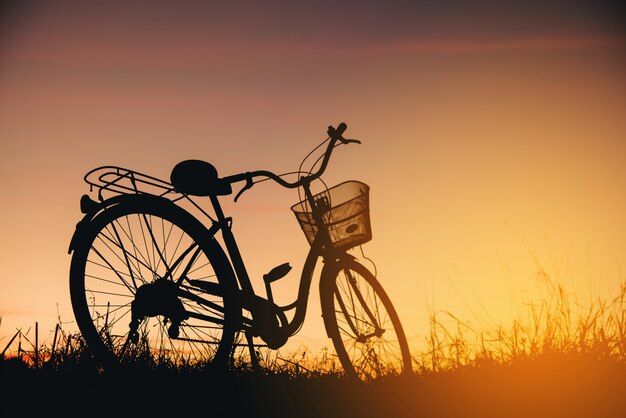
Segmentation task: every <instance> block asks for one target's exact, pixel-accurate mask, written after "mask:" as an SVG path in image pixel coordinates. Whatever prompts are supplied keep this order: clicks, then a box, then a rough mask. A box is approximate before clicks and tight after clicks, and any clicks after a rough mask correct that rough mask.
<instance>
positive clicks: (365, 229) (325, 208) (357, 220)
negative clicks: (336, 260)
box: [291, 180, 372, 249]
mask: <svg viewBox="0 0 626 418" xmlns="http://www.w3.org/2000/svg"><path fill="white" fill-rule="evenodd" d="M313 199H314V201H315V202H317V203H316V204H317V205H318V207H321V208H322V218H323V220H324V227H325V228H326V230H327V231H328V235H329V236H330V240H331V242H332V245H333V247H335V248H339V249H349V248H352V247H356V246H357V245H361V244H364V243H366V242H368V241H369V240H371V239H372V228H371V225H370V216H369V186H368V185H367V184H365V183H361V182H359V181H354V180H351V181H346V182H343V183H340V184H338V185H336V186H334V187H331V188H330V189H328V190H325V191H323V192H321V193H318V194H316V195H314V196H313ZM320 205H322V206H320ZM291 210H293V212H294V214H295V215H296V219H297V220H298V222H299V223H300V227H301V228H302V231H303V232H304V235H305V236H306V238H307V240H308V241H309V244H313V241H314V240H315V236H316V235H317V230H318V227H317V225H316V224H315V220H314V218H313V213H312V210H311V206H310V205H309V202H308V201H307V200H306V199H305V200H303V201H301V202H299V203H297V204H295V205H293V206H292V207H291Z"/></svg>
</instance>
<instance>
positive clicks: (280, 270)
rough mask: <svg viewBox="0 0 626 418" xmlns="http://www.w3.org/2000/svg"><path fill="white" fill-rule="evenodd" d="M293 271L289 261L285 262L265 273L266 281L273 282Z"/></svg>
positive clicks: (264, 278)
mask: <svg viewBox="0 0 626 418" xmlns="http://www.w3.org/2000/svg"><path fill="white" fill-rule="evenodd" d="M290 271H291V266H290V265H289V263H283V264H281V265H280V266H276V267H274V268H273V269H271V270H270V271H269V273H267V274H264V275H263V280H265V283H272V282H275V281H276V280H278V279H282V278H283V277H285V276H286V275H287V273H289V272H290Z"/></svg>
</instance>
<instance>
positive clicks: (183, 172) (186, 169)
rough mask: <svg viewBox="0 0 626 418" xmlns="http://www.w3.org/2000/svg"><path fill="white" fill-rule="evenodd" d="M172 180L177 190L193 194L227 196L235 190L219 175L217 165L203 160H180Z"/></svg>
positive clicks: (171, 176)
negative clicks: (214, 165)
mask: <svg viewBox="0 0 626 418" xmlns="http://www.w3.org/2000/svg"><path fill="white" fill-rule="evenodd" d="M170 181H171V182H172V185H173V186H174V188H175V189H176V191H178V192H180V193H184V194H188V195H192V196H225V195H229V194H231V193H232V192H233V189H232V187H230V183H228V182H226V181H224V180H222V179H220V178H219V177H218V176H217V170H216V169H215V167H213V165H212V164H209V163H207V162H206V161H202V160H185V161H181V162H179V163H178V164H176V166H175V167H174V168H173V169H172V174H171V175H170Z"/></svg>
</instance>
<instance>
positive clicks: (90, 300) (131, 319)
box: [70, 195, 241, 366]
mask: <svg viewBox="0 0 626 418" xmlns="http://www.w3.org/2000/svg"><path fill="white" fill-rule="evenodd" d="M78 233H79V234H80V235H79V240H78V245H77V247H76V248H75V250H74V253H73V255H72V262H71V267H70V294H71V300H72V307H73V310H74V315H75V317H76V321H77V324H78V326H79V328H80V330H81V333H82V335H83V337H84V339H85V341H86V343H87V345H88V347H89V348H90V349H91V350H92V351H93V352H94V355H95V356H96V359H97V360H98V361H99V362H101V363H102V364H104V365H105V366H110V365H118V364H120V363H124V362H126V363H128V362H136V361H142V362H145V364H147V365H154V364H168V365H174V366H178V365H181V364H186V365H208V364H211V363H212V362H214V361H216V360H219V362H220V363H224V364H225V360H226V359H227V358H228V354H229V352H230V348H231V346H232V343H233V338H234V333H235V330H236V329H237V327H238V321H239V318H240V312H241V308H240V307H239V306H238V305H237V303H236V298H235V295H234V290H235V289H234V286H235V282H234V277H233V275H232V270H231V269H230V265H229V264H228V261H227V258H226V256H225V254H224V252H223V250H222V249H221V247H220V246H219V244H218V243H217V242H216V241H215V240H214V239H213V238H212V237H209V236H207V234H206V228H205V227H204V226H203V225H202V224H201V223H200V222H199V221H198V220H197V219H196V218H194V217H193V216H192V215H191V214H190V213H188V212H187V211H185V210H184V209H182V208H180V207H179V206H177V205H175V204H174V203H172V202H170V201H169V200H167V199H164V198H157V197H152V196H145V195H142V196H128V197H127V198H124V199H122V200H121V201H120V203H118V204H116V205H113V206H110V207H108V208H106V209H105V210H103V211H102V212H101V213H100V214H99V215H97V216H96V217H95V218H94V219H93V220H92V221H91V222H90V223H89V224H87V225H86V226H84V227H82V228H81V230H79V231H78Z"/></svg>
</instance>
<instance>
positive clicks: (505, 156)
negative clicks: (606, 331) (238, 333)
mask: <svg viewBox="0 0 626 418" xmlns="http://www.w3.org/2000/svg"><path fill="white" fill-rule="evenodd" d="M526 3H530V4H526ZM14 4H15V5H14V6H2V7H3V9H2V13H1V16H0V145H1V152H0V176H1V177H0V178H1V181H2V182H1V183H0V184H1V187H2V193H1V194H0V207H1V208H2V209H1V210H2V216H1V218H0V231H1V240H0V265H1V266H2V270H1V271H2V274H0V285H1V286H0V316H1V317H2V323H1V325H0V338H3V339H2V340H0V346H2V348H4V344H3V342H5V341H7V338H10V336H12V335H13V334H14V333H15V330H16V328H23V329H24V330H26V329H27V328H28V327H33V326H34V323H35V321H39V324H40V325H39V326H40V333H41V336H40V338H42V339H43V338H51V337H50V335H51V333H52V330H53V328H54V325H55V323H56V322H57V317H58V316H60V319H61V321H62V322H63V327H64V329H67V330H71V329H72V328H73V327H75V325H74V323H73V320H74V318H73V313H72V310H71V304H70V301H69V285H68V276H69V263H70V259H71V256H70V255H69V254H68V253H67V249H68V245H69V241H70V238H71V236H72V233H73V231H74V227H75V225H76V222H78V221H79V220H80V218H81V215H82V214H81V213H80V210H79V199H80V197H81V195H82V194H84V193H87V192H88V191H89V189H88V186H87V185H86V184H85V183H84V182H83V176H84V174H85V173H86V172H87V171H89V170H90V169H92V168H95V167H97V166H100V165H118V166H122V167H127V168H130V169H134V170H137V171H141V172H145V173H148V174H151V175H153V176H156V177H160V178H164V179H169V175H170V171H171V169H172V168H173V167H174V165H175V164H176V163H177V162H179V161H181V160H184V159H187V158H196V159H204V160H207V161H209V162H211V163H212V164H214V165H215V166H216V168H217V169H218V171H219V173H220V174H221V175H224V176H225V175H230V174H235V173H239V172H243V171H250V170H257V169H267V170H272V171H276V172H279V173H281V172H287V171H293V170H296V169H297V168H298V165H299V164H300V161H301V160H302V158H303V157H304V156H305V155H306V154H307V153H308V152H309V151H310V150H311V149H312V148H313V147H314V146H316V145H317V144H318V143H319V142H320V141H322V140H323V139H324V138H325V132H326V128H327V126H328V125H336V124H338V123H340V122H345V123H347V125H348V131H347V133H346V136H348V137H352V138H358V139H360V140H361V141H362V145H360V146H359V145H350V146H346V147H340V148H338V149H337V150H336V152H335V154H334V155H333V159H332V160H331V162H330V165H329V168H328V170H327V175H326V177H325V181H326V182H327V184H329V185H333V184H336V183H339V182H341V181H344V180H349V179H356V180H361V181H364V182H365V183H367V184H369V185H370V187H371V196H370V199H371V218H372V226H373V237H374V238H373V240H372V242H370V243H368V244H366V245H364V247H363V249H364V251H365V254H366V255H367V256H368V257H370V258H371V259H373V260H374V261H375V262H376V267H377V270H378V275H379V279H380V280H381V282H382V284H383V286H384V287H385V289H387V291H388V293H389V294H390V296H391V298H392V300H393V302H394V304H395V306H396V308H397V310H398V312H399V314H400V317H401V320H402V322H403V324H404V326H405V328H406V333H407V335H408V337H409V343H410V345H411V348H412V349H416V350H417V349H419V347H420V344H421V341H422V340H423V338H424V337H425V336H426V335H425V334H424V333H425V330H426V327H427V324H428V315H429V314H430V313H431V312H433V311H449V312H450V313H453V314H454V315H456V316H457V317H459V318H462V319H464V320H467V322H468V323H470V324H471V325H472V326H475V327H476V328H481V327H486V328H493V327H495V326H497V325H498V324H500V323H503V324H506V323H507V322H509V321H510V320H511V318H514V317H517V316H518V314H519V311H518V310H519V309H521V310H523V302H524V301H527V300H530V299H532V298H533V297H535V296H537V295H541V294H542V293H541V289H542V284H541V281H540V280H538V277H539V275H538V274H537V272H538V269H539V268H540V267H542V268H543V269H545V272H546V273H548V274H549V275H550V276H551V277H552V278H553V279H555V280H556V279H558V280H559V282H560V283H561V284H562V285H563V286H564V288H565V289H566V290H567V291H569V292H571V293H572V295H575V296H576V298H577V300H578V301H579V302H580V303H581V304H583V305H584V304H587V303H588V302H589V301H590V300H591V299H592V298H598V297H601V298H610V297H612V296H613V295H616V294H617V292H618V289H619V286H620V282H621V281H623V280H624V274H625V273H624V271H626V217H625V214H626V193H625V188H624V185H625V182H626V164H625V163H626V68H625V67H626V65H625V64H626V54H625V53H626V35H625V32H624V9H623V7H621V6H617V4H618V2H602V1H600V2H598V1H543V2H513V1H503V2H486V1H485V2H466V1H433V2H416V1H380V2H363V1H358V2H357V1H344V2H331V1H316V2H287V1H284V2H254V1H250V2H241V1H233V2H224V1H187V2H169V1H150V2H148V1H145V2H140V1H125V2H95V1H58V2H33V1H21V2H14ZM223 201H224V206H225V210H226V212H227V214H229V215H230V216H233V218H234V226H233V230H234V232H235V235H236V236H237V238H238V240H239V244H240V247H241V250H242V254H243V257H244V260H245V261H246V262H247V265H248V267H249V271H250V274H251V276H252V277H253V283H254V285H255V288H256V289H257V290H258V291H259V293H261V294H263V292H264V290H263V286H262V281H261V276H262V274H264V273H266V272H267V271H269V270H270V269H271V268H272V267H274V266H276V265H278V264H280V263H283V262H285V261H289V262H290V263H291V264H292V265H293V266H294V270H293V272H292V273H291V274H290V275H289V276H288V277H287V278H285V279H284V280H283V281H281V282H279V283H277V289H278V298H279V300H280V301H282V302H285V303H287V302H291V301H292V300H293V298H295V295H296V285H297V282H298V278H299V275H298V274H299V269H300V268H301V267H302V264H303V262H304V258H305V256H306V252H307V250H308V244H307V241H306V239H305V237H304V235H303V233H302V231H301V230H300V228H299V226H298V224H297V222H296V220H295V217H294V216H293V214H292V213H291V212H290V209H289V208H290V206H291V205H292V204H294V203H296V202H297V201H298V195H297V193H296V192H295V191H290V190H284V189H280V188H279V187H278V186H275V185H272V184H270V183H269V182H268V183H262V184H260V185H258V186H257V187H255V188H254V189H252V190H251V191H249V192H247V193H246V194H244V196H243V197H242V198H241V199H240V201H239V202H237V203H236V204H235V203H233V201H232V196H229V197H225V198H224V199H223ZM316 286H317V283H314V287H313V292H312V299H311V303H310V312H309V315H310V316H309V317H308V319H307V322H306V323H305V326H304V328H303V329H302V331H301V333H300V334H298V336H296V337H295V338H294V344H304V345H307V346H310V347H311V348H312V349H313V350H317V349H319V348H320V347H321V346H322V345H328V346H330V341H329V340H327V339H325V335H324V332H323V330H322V328H321V326H322V322H321V319H320V309H319V302H318V300H317V291H316Z"/></svg>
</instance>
